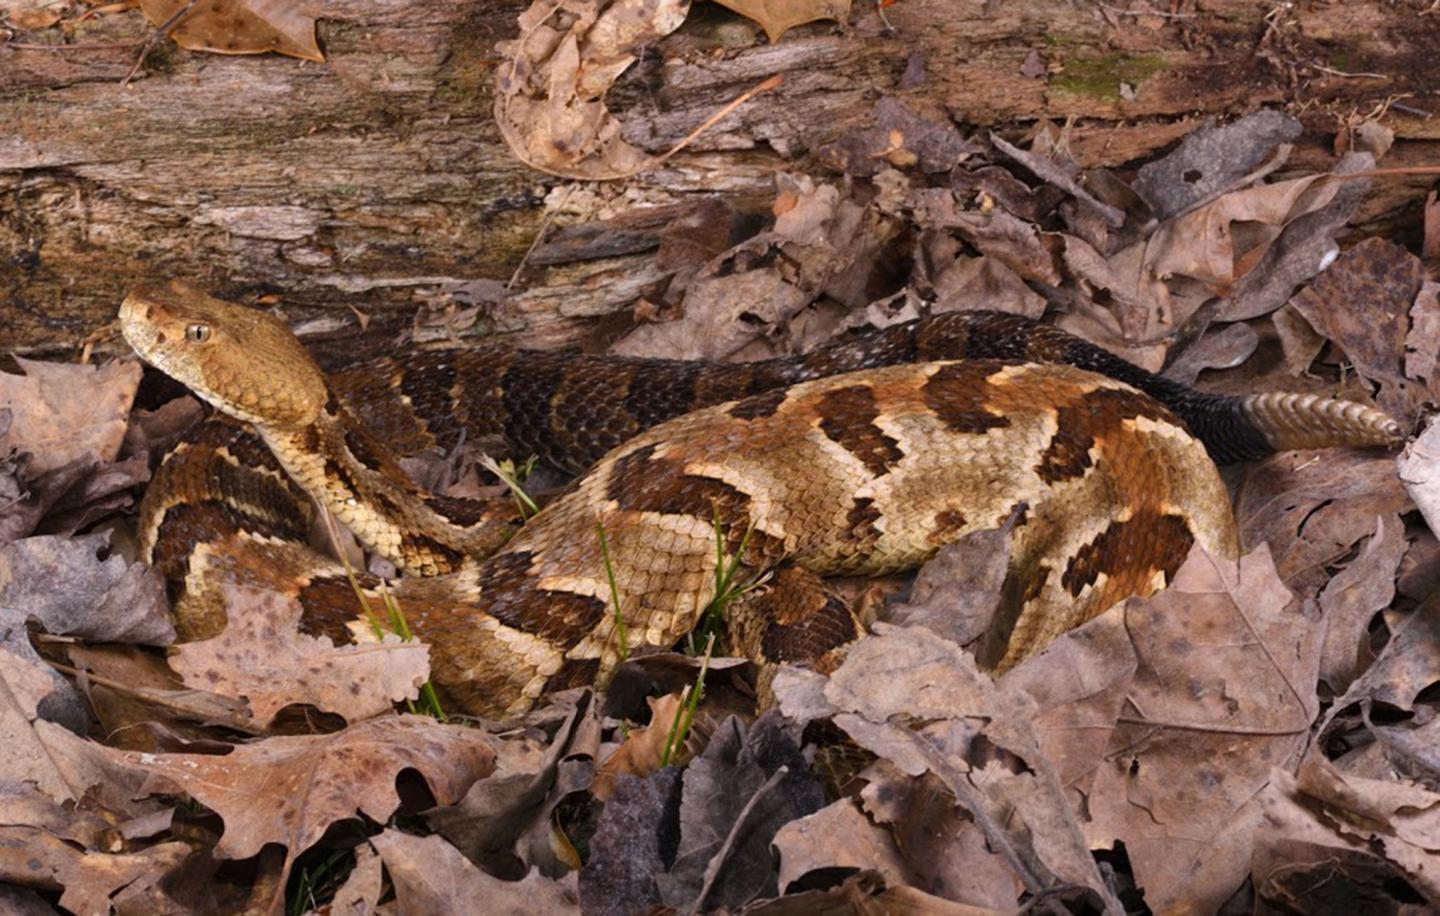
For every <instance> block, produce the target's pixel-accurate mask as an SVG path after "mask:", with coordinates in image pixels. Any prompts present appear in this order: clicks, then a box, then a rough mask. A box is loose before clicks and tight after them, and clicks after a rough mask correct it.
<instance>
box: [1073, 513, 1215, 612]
mask: <svg viewBox="0 0 1440 916" xmlns="http://www.w3.org/2000/svg"><path fill="white" fill-rule="evenodd" d="M1194 543H1195V536H1194V535H1193V534H1192V533H1191V531H1190V527H1189V526H1188V525H1187V524H1186V523H1185V520H1184V519H1182V518H1180V517H1179V516H1176V515H1161V514H1159V513H1158V512H1156V511H1155V509H1153V508H1151V507H1148V506H1147V507H1145V508H1143V509H1141V510H1140V511H1138V512H1136V513H1135V514H1134V515H1133V516H1131V517H1130V518H1128V519H1126V520H1125V521H1119V522H1111V523H1110V526H1109V527H1108V528H1106V529H1105V530H1104V531H1102V532H1101V533H1100V534H1099V535H1098V536H1096V537H1095V539H1094V540H1092V541H1091V542H1090V543H1088V544H1084V545H1082V546H1081V547H1080V549H1079V550H1077V551H1076V552H1075V556H1073V557H1071V558H1070V562H1069V564H1068V565H1067V566H1066V567H1065V572H1064V574H1063V575H1062V576H1061V577H1060V584H1061V585H1062V586H1063V587H1064V588H1065V590H1066V591H1067V592H1069V593H1070V594H1071V595H1072V596H1076V597H1078V596H1079V595H1080V593H1081V592H1082V591H1084V590H1085V588H1086V587H1087V586H1090V585H1094V584H1095V582H1096V581H1097V580H1098V579H1099V578H1100V574H1101V573H1104V574H1105V576H1106V577H1107V578H1109V579H1111V580H1114V581H1121V582H1142V581H1143V580H1145V579H1147V578H1149V577H1150V576H1152V575H1154V573H1155V572H1157V571H1158V572H1161V573H1163V574H1164V576H1165V581H1166V582H1169V581H1170V579H1171V577H1173V576H1174V575H1175V571H1176V570H1178V569H1179V568H1180V564H1181V563H1184V562H1185V557H1186V555H1187V554H1189V553H1190V547H1191V545H1193V544H1194Z"/></svg>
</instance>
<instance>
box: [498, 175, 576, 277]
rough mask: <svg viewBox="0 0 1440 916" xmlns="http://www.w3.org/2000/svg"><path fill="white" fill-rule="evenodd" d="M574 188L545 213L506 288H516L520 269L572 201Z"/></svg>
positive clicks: (567, 188)
mask: <svg viewBox="0 0 1440 916" xmlns="http://www.w3.org/2000/svg"><path fill="white" fill-rule="evenodd" d="M574 190H575V185H573V184H572V185H569V186H567V187H566V188H565V193H564V194H562V195H560V199H559V200H557V201H556V202H555V206H554V207H552V208H551V209H550V212H549V213H546V214H545V218H544V219H543V220H541V221H540V229H539V231H538V232H536V233H535V238H534V239H533V240H531V242H530V247H529V248H526V249H525V254H524V256H523V257H521V258H520V263H519V264H516V265H515V272H514V273H513V274H511V275H510V282H508V283H506V284H505V288H506V289H514V287H515V281H516V280H519V279H520V271H522V270H524V269H525V264H526V263H527V262H528V261H529V260H530V256H531V255H532V254H534V253H535V249H536V248H539V247H540V242H541V241H542V240H543V239H544V238H545V233H547V232H549V231H550V224H551V223H553V222H555V215H556V214H557V213H559V212H560V211H561V210H562V209H564V208H565V205H566V204H568V203H569V202H570V195H571V193H573V192H574Z"/></svg>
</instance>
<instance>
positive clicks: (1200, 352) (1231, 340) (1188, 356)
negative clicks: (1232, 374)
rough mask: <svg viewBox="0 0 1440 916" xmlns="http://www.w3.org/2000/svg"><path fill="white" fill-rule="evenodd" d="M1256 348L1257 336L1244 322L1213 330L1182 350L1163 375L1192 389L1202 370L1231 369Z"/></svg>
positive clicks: (1258, 339)
mask: <svg viewBox="0 0 1440 916" xmlns="http://www.w3.org/2000/svg"><path fill="white" fill-rule="evenodd" d="M1259 345H1260V337H1259V335H1258V334H1256V333H1255V329H1254V328H1252V327H1250V325H1248V324H1245V323H1244V322H1241V321H1237V322H1235V323H1234V324H1227V325H1221V326H1219V327H1212V328H1210V329H1208V330H1207V331H1206V332H1205V333H1204V334H1203V335H1202V336H1201V337H1200V339H1199V340H1197V341H1195V342H1194V343H1192V344H1191V345H1190V346H1188V347H1186V348H1185V349H1183V350H1181V351H1180V355H1179V356H1177V357H1175V359H1174V360H1172V361H1171V363H1170V365H1168V366H1166V367H1165V371H1164V373H1163V375H1164V376H1165V377H1166V378H1168V379H1174V380H1175V381H1177V382H1179V383H1180V384H1182V385H1191V386H1193V385H1194V384H1195V379H1197V378H1199V376H1200V373H1201V372H1202V371H1204V370H1206V369H1231V368H1234V367H1235V366H1238V365H1240V364H1241V363H1243V362H1245V360H1247V359H1249V358H1250V357H1251V356H1252V355H1253V354H1254V353H1255V348H1256V347H1258V346H1259Z"/></svg>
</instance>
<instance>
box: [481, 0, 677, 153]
mask: <svg viewBox="0 0 1440 916" xmlns="http://www.w3.org/2000/svg"><path fill="white" fill-rule="evenodd" d="M689 9H690V3H689V0H656V2H647V0H562V2H560V3H551V2H549V0H537V2H535V3H534V4H533V5H532V6H531V7H530V8H529V9H527V10H526V11H525V12H524V13H522V14H521V15H520V35H519V37H518V38H516V39H514V40H513V41H504V42H500V43H499V45H498V46H497V48H498V49H499V51H500V53H501V54H502V55H503V56H504V58H505V60H504V61H503V62H502V63H501V64H500V66H499V67H497V68H496V73H495V90H496V92H495V120H496V122H497V123H498V124H499V125H500V133H501V135H502V136H503V137H504V138H505V142H506V144H507V145H508V146H509V147H510V151H511V152H512V153H514V154H515V156H516V157H517V158H519V159H520V161H522V162H524V163H525V164H526V165H528V166H530V167H531V168H535V169H539V170H541V171H543V172H549V173H551V174H553V175H561V176H564V177H566V178H580V179H603V178H615V177H623V176H626V175H629V174H632V173H634V172H636V171H638V170H639V169H640V168H641V167H643V166H644V165H645V164H647V163H648V162H649V161H650V156H649V155H648V154H646V153H645V152H644V151H642V150H640V149H639V148H637V147H634V146H632V145H630V144H629V143H627V142H626V141H625V140H624V138H622V137H621V130H620V122H619V120H617V119H616V118H615V116H614V115H613V114H611V113H610V110H609V109H608V108H606V106H605V101H604V98H605V93H606V91H607V90H608V89H609V88H610V86H611V84H613V83H614V82H615V80H616V79H618V78H619V76H620V74H621V73H623V72H625V70H626V69H627V68H628V67H629V66H630V65H631V64H632V63H634V62H635V59H636V54H637V53H638V51H639V49H640V48H641V47H642V46H643V45H647V44H650V43H653V42H655V41H657V40H659V39H661V38H663V37H665V36H666V35H668V34H670V33H671V32H673V31H675V29H677V28H679V27H680V24H681V23H682V22H684V21H685V15H686V13H687V12H689Z"/></svg>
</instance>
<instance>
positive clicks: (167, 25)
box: [120, 0, 200, 86]
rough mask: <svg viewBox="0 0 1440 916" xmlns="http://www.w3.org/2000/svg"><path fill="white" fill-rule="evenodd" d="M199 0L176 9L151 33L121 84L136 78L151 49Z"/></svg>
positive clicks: (128, 82)
mask: <svg viewBox="0 0 1440 916" xmlns="http://www.w3.org/2000/svg"><path fill="white" fill-rule="evenodd" d="M199 2H200V0H190V2H189V3H187V4H185V5H184V6H182V7H180V9H178V10H176V11H175V14H174V15H173V16H171V17H170V18H169V19H166V20H165V21H164V22H162V23H161V24H160V26H159V28H157V29H156V30H155V31H154V32H151V33H150V35H149V37H147V38H146V39H145V46H144V47H143V48H141V49H140V55H139V56H138V57H136V58H135V66H133V67H131V68H130V72H129V73H127V74H125V78H124V79H123V80H121V81H120V85H122V86H128V85H130V80H132V79H134V78H135V74H136V73H139V72H140V67H141V66H142V65H144V63H145V57H146V55H148V54H149V53H150V51H151V49H153V48H154V47H155V45H157V44H159V41H160V40H161V39H164V38H168V37H169V34H170V30H171V29H173V28H175V26H177V25H179V24H180V20H182V19H184V18H185V17H186V16H188V15H190V11H191V10H192V9H194V8H195V4H197V3H199Z"/></svg>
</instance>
